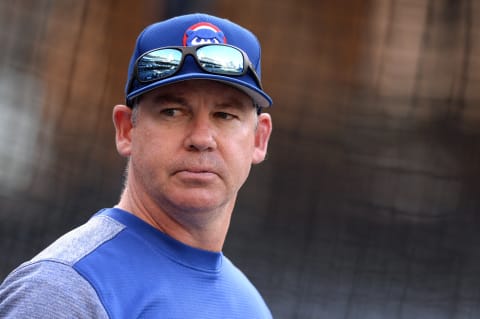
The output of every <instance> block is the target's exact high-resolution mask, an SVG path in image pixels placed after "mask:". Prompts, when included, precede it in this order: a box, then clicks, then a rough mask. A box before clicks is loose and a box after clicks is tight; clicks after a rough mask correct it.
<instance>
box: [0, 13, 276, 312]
mask: <svg viewBox="0 0 480 319" xmlns="http://www.w3.org/2000/svg"><path fill="white" fill-rule="evenodd" d="M128 75H129V76H128V81H127V85H126V105H117V106H115V108H114V110H113V121H114V124H115V129H116V146H117V150H118V152H119V153H120V155H122V156H124V157H126V158H128V164H127V176H126V182H125V188H124V191H123V193H122V196H121V198H120V201H119V203H118V205H117V206H115V207H114V208H109V209H103V210H100V211H99V212H98V213H97V214H95V215H94V216H93V217H92V218H91V219H90V220H89V221H88V222H87V223H86V224H84V225H82V226H80V227H79V228H77V229H75V230H73V231H71V232H70V233H68V234H66V235H64V236H62V237H61V238H60V239H58V240H57V241H56V242H55V243H53V244H52V245H51V246H50V247H48V248H47V249H45V250H44V251H43V252H41V253H40V254H39V255H37V256H36V257H34V258H33V259H32V260H30V261H28V262H26V263H24V264H22V265H21V266H20V267H18V268H17V269H16V270H14V271H13V272H12V273H11V274H10V275H9V276H8V277H7V278H6V279H5V281H4V282H3V284H2V286H0V317H1V318H271V314H270V311H269V310H268V308H267V306H266V305H265V303H264V301H263V299H262V297H261V296H260V294H259V293H258V292H257V290H256V289H255V288H254V286H253V285H252V284H251V283H250V282H249V281H248V279H247V278H246V277H245V276H244V275H243V274H242V273H241V272H240V271H239V270H238V269H237V268H236V267H235V266H234V265H233V264H232V263H231V262H230V261H229V259H227V258H226V257H225V256H224V255H223V254H222V253H221V250H222V246H223V243H224V240H225V237H226V233H227V230H228V226H229V222H230V218H231V214H232V210H233V208H234V204H235V200H236V197H237V193H238V191H239V189H240V187H241V186H242V184H243V183H244V182H245V180H246V178H247V176H248V174H249V171H250V167H251V165H252V164H256V163H260V162H262V161H263V160H264V158H265V155H266V151H267V144H268V140H269V137H270V133H271V129H272V124H271V118H270V116H269V115H268V114H267V113H262V112H261V108H263V107H269V106H270V105H271V103H272V101H271V99H270V97H269V96H268V95H267V94H266V93H265V92H264V91H263V90H262V87H261V84H260V45H259V43H258V40H257V39H256V38H255V36H254V35H253V34H252V33H250V32H249V31H248V30H246V29H244V28H243V27H240V26H239V25H237V24H234V23H232V22H230V21H228V20H224V19H220V18H217V17H213V16H209V15H204V14H193V15H185V16H180V17H177V18H173V19H170V20H166V21H164V22H160V23H157V24H154V25H151V26H149V27H147V28H146V29H145V30H144V31H143V32H142V33H141V34H140V36H139V37H138V39H137V43H136V47H135V50H134V52H133V56H132V58H131V62H130V66H129V72H128Z"/></svg>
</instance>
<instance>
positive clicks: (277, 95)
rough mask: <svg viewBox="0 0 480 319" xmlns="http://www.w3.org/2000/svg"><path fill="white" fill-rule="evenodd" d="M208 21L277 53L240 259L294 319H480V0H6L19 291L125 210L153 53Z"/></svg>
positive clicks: (1, 70) (3, 180)
mask: <svg viewBox="0 0 480 319" xmlns="http://www.w3.org/2000/svg"><path fill="white" fill-rule="evenodd" d="M196 11H202V12H207V13H213V14H216V15H220V16H223V17H226V18H229V19H230V20H233V21H235V22H237V23H240V24H242V25H244V26H246V27H247V28H249V29H251V30H252V31H253V32H254V33H256V35H257V36H258V37H259V39H260V41H261V42H262V46H263V61H262V66H263V70H262V74H263V82H264V86H265V88H266V90H267V92H269V93H270V94H271V96H272V97H273V98H274V102H275V105H274V107H273V108H272V109H271V110H269V112H270V113H271V114H272V117H273V119H274V132H273V137H272V140H271V147H270V152H269V155H268V159H267V161H266V162H265V163H263V164H261V165H259V166H256V167H254V169H253V172H252V175H251V177H250V179H249V180H248V182H247V184H246V185H245V187H244V189H243V191H242V193H241V196H240V199H239V202H238V205H237V207H236V210H235V214H234V217H233V222H232V227H231V231H230V233H229V236H228V238H227V243H226V246H225V254H226V255H228V256H229V257H230V258H231V259H232V260H233V261H234V262H235V263H236V264H237V265H238V266H239V267H240V268H241V269H243V270H244V271H245V272H246V273H247V275H248V276H249V277H250V278H251V279H252V281H253V282H254V283H255V284H256V285H257V287H258V288H259V290H260V291H261V293H262V294H263V296H264V297H265V299H266V301H267V303H268V304H269V305H270V307H271V309H272V311H273V314H274V316H275V318H328V319H335V318H342V319H354V318H362V319H363V318H367V319H377V318H378V319H380V318H381V319H391V318H405V319H407V318H408V319H411V318H421V319H443V318H455V319H460V318H461V319H465V318H479V317H480V270H479V269H480V253H479V244H480V232H479V229H480V216H479V214H480V196H479V195H480V194H479V193H480V180H479V178H480V139H479V137H480V105H479V101H480V56H479V54H480V46H479V43H478V41H477V39H479V36H480V22H479V21H480V20H479V19H478V18H479V17H480V2H479V1H473V0H349V1H345V0H324V1H316V0H282V1H275V0H263V1H256V0H242V1H234V0H229V1H221V0H210V1H186V0H184V1H175V0H171V1H166V0H165V1H159V0H148V1H129V0H111V1H107V0H105V1H93V0H0V43H1V45H0V47H1V50H0V256H1V257H0V278H3V277H4V276H6V274H7V273H8V272H10V271H11V270H12V269H13V268H14V267H15V266H17V265H18V264H19V263H21V262H22V261H24V260H26V259H29V258H31V257H32V256H34V255H35V254H36V253H37V252H38V251H39V250H40V249H42V248H43V247H45V246H46V245H48V244H49V243H50V242H51V241H53V240H54V239H55V238H57V237H58V236H59V235H61V234H63V233H64V232H66V231H67V230H69V229H71V228H73V227H75V226H78V225H80V224H81V223H84V222H85V221H86V220H87V219H88V218H89V217H90V216H91V215H92V214H93V213H94V212H96V211H97V210H98V209H100V208H103V207H110V206H112V205H114V204H115V203H116V202H117V199H118V197H119V194H120V190H121V185H122V175H123V170H124V165H125V162H124V160H123V159H122V158H120V157H119V156H118V155H117V153H116V151H115V147H114V130H113V125H112V121H111V110H112V107H113V105H115V104H117V103H123V86H124V83H125V79H126V72H127V65H128V59H129V56H130V53H131V50H132V48H133V45H134V41H135V38H136V36H137V34H138V33H139V32H140V31H141V29H143V27H145V26H146V25H147V24H149V23H151V22H154V21H158V20H163V19H165V18H169V17H171V16H174V15H177V14H181V13H188V12H196ZM0 280H1V279H0Z"/></svg>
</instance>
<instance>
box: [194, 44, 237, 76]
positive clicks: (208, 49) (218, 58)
mask: <svg viewBox="0 0 480 319" xmlns="http://www.w3.org/2000/svg"><path fill="white" fill-rule="evenodd" d="M197 58H198V62H199V63H200V66H201V67H202V68H203V69H204V70H206V71H207V72H211V73H216V74H225V75H240V74H242V73H243V69H244V65H243V55H242V53H241V52H240V51H238V50H237V49H235V48H232V47H229V46H221V45H209V46H204V47H201V48H199V49H197Z"/></svg>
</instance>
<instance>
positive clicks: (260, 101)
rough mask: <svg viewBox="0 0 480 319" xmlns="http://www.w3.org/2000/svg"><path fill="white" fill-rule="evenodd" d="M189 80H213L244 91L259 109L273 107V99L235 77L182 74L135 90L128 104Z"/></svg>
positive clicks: (128, 99)
mask: <svg viewBox="0 0 480 319" xmlns="http://www.w3.org/2000/svg"><path fill="white" fill-rule="evenodd" d="M188 80H212V81H217V82H221V83H224V84H226V85H230V86H232V87H234V88H236V89H238V90H240V91H243V92H244V93H245V94H247V95H248V96H250V97H251V98H252V100H253V102H254V103H255V104H256V105H257V106H258V107H270V106H271V105H272V99H271V97H270V96H268V95H267V94H266V93H265V92H264V91H262V90H260V89H258V88H257V87H255V86H253V85H250V84H249V83H246V82H244V81H241V80H239V79H236V78H234V77H228V76H222V75H217V74H209V73H188V74H180V75H177V76H172V77H169V78H166V79H164V80H160V81H156V82H153V83H151V84H149V85H146V86H144V87H142V88H141V89H138V90H134V91H133V92H131V93H130V94H128V95H127V104H129V102H131V101H132V100H133V99H135V98H136V97H138V96H140V95H142V94H145V93H146V92H149V91H151V90H154V89H156V88H158V87H161V86H165V85H168V84H173V83H177V82H182V81H188Z"/></svg>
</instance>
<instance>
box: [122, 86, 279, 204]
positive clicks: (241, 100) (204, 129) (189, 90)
mask: <svg viewBox="0 0 480 319" xmlns="http://www.w3.org/2000/svg"><path fill="white" fill-rule="evenodd" d="M137 107H138V108H139V109H138V113H137V116H136V119H135V121H134V125H133V127H132V128H131V132H130V135H129V136H130V137H129V138H130V141H129V142H128V143H127V146H126V147H123V148H122V147H120V148H119V151H120V153H121V154H122V155H125V156H129V157H130V170H132V171H131V174H130V175H129V178H131V177H133V180H131V181H129V183H133V186H134V187H135V191H137V192H138V193H143V194H144V195H145V196H148V198H149V199H150V200H152V201H153V202H154V203H155V204H156V205H158V206H159V207H161V208H162V209H163V210H172V209H173V210H177V211H178V210H181V211H188V210H190V211H211V210H215V209H221V208H222V207H229V208H233V204H234V202H235V198H236V195H237V192H238V190H239V188H240V187H241V186H242V184H243V183H244V182H245V180H246V178H247V176H248V174H249V171H250V167H251V164H254V163H259V162H261V161H262V160H263V159H264V157H265V154H266V148H267V143H268V139H269V136H270V131H271V119H270V116H269V115H268V114H261V115H259V116H257V114H256V111H255V108H254V107H253V105H252V101H251V99H250V97H248V96H247V95H246V94H244V93H243V92H241V91H239V90H236V89H234V88H232V87H230V86H227V85H224V84H221V83H218V82H214V81H208V80H191V81H185V82H180V83H176V84H172V85H169V86H165V87H161V88H158V89H155V90H153V91H151V92H149V93H146V94H144V95H143V96H142V97H141V99H140V102H139V105H138V106H137ZM117 146H118V143H117ZM129 186H132V185H130V184H129Z"/></svg>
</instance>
